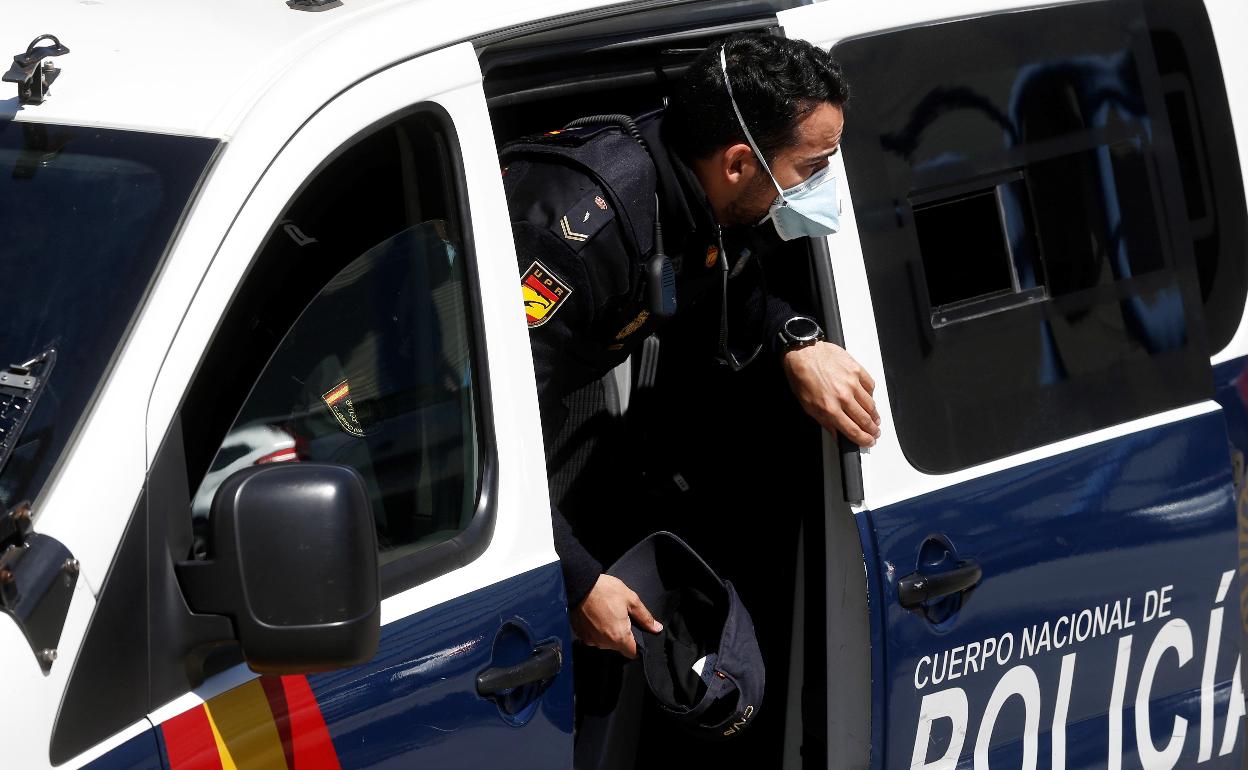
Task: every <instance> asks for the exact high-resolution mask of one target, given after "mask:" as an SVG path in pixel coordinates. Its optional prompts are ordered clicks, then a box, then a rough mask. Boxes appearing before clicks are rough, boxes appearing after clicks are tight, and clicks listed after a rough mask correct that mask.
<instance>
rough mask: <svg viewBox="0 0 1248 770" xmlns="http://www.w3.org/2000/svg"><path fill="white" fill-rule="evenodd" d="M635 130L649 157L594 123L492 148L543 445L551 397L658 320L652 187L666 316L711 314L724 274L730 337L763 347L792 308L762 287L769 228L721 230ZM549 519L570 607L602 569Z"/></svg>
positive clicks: (558, 407) (678, 170) (667, 157)
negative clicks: (651, 268) (670, 278)
mask: <svg viewBox="0 0 1248 770" xmlns="http://www.w3.org/2000/svg"><path fill="white" fill-rule="evenodd" d="M637 125H638V126H639V128H640V133H641V135H642V136H643V137H644V138H645V143H646V147H648V148H649V149H648V151H647V148H646V147H643V146H642V144H641V143H639V142H638V141H637V140H636V139H635V138H634V137H632V136H630V135H629V133H628V132H627V131H625V130H623V129H622V128H621V127H620V126H618V125H614V124H598V125H593V126H589V127H584V128H574V129H568V130H565V131H552V132H550V133H548V134H545V135H543V136H540V137H529V138H526V139H524V140H520V141H519V142H517V143H512V144H509V145H508V146H506V147H504V148H503V150H502V152H501V154H500V157H501V160H502V162H503V166H504V167H503V175H504V178H503V182H504V188H505V190H506V193H507V202H508V206H509V208H510V211H511V219H512V231H513V235H514V237H515V243H516V252H517V256H518V258H519V263H518V264H519V269H520V276H521V289H522V291H523V293H524V300H525V308H526V312H527V313H528V322H529V327H530V335H529V336H530V341H531V343H532V347H533V366H534V370H535V373H536V375H537V387H538V397H539V400H540V403H541V411H542V423H543V430H544V433H545V435H546V438H547V441H550V440H551V439H552V438H553V437H554V436H555V435H557V434H558V432H559V428H560V427H561V426H562V424H563V422H564V420H565V419H566V415H567V410H566V408H565V407H564V404H563V400H564V398H565V397H567V396H568V395H569V394H571V393H573V392H575V391H577V390H578V389H580V388H581V387H583V386H585V385H587V384H589V383H591V382H593V381H594V380H596V379H598V378H600V377H602V376H603V375H604V374H606V373H607V372H608V371H610V370H611V369H612V368H614V367H615V366H617V365H618V364H620V363H622V362H623V361H624V360H625V359H626V358H627V357H628V356H629V355H630V354H631V353H633V352H634V351H636V350H637V349H638V348H639V347H640V346H641V344H642V342H643V341H644V340H645V339H646V337H648V336H649V335H650V334H651V333H652V332H654V331H655V330H656V329H657V328H658V327H659V326H660V325H661V324H662V322H663V320H664V319H662V318H661V317H659V316H658V315H657V314H656V313H655V312H653V309H652V306H651V304H650V303H648V302H647V299H646V296H647V295H646V289H647V279H646V278H645V277H644V272H643V265H644V263H645V261H646V258H647V257H649V256H650V255H651V254H652V253H653V251H654V246H655V230H654V220H655V211H656V203H655V201H656V193H657V196H658V198H657V199H658V201H659V209H658V210H659V211H660V213H661V216H660V220H661V223H662V239H663V244H664V247H665V251H666V253H667V254H668V255H670V257H671V258H672V262H673V264H674V266H675V272H676V284H675V294H676V306H677V308H678V309H679V312H681V313H682V314H684V313H687V312H689V311H690V309H691V308H692V307H693V306H695V305H698V304H702V305H706V304H707V303H710V304H713V308H711V310H712V313H713V314H714V315H715V316H716V317H718V314H719V313H720V312H721V295H722V292H723V287H724V286H725V280H727V286H728V287H729V288H728V304H727V308H726V310H727V311H728V313H729V315H730V316H731V319H732V321H731V322H730V323H728V324H727V325H726V328H730V329H733V332H732V335H731V337H736V336H737V335H738V330H740V331H741V332H742V336H743V337H748V338H750V339H748V340H745V342H746V347H750V346H751V344H750V343H751V342H752V343H753V345H757V344H759V343H762V344H764V347H765V348H766V349H771V350H774V349H776V348H777V347H778V331H779V329H780V326H781V324H783V322H784V321H785V320H787V319H788V318H791V317H793V316H794V315H799V313H798V312H796V311H795V310H794V309H793V307H792V306H791V305H790V303H789V302H787V301H785V300H783V299H780V298H779V297H776V296H773V295H772V294H770V293H768V292H767V290H766V284H765V282H764V280H763V274H762V266H761V262H762V260H761V255H762V253H763V252H766V251H769V250H771V248H773V247H774V246H776V245H778V244H779V240H778V238H776V237H775V234H774V231H773V230H772V228H771V227H770V226H766V227H757V228H738V230H737V231H733V230H722V231H721V228H720V227H719V225H718V224H717V223H716V221H715V217H714V215H713V213H712V211H711V208H710V205H709V203H708V201H707V200H706V195H705V193H704V192H703V191H702V187H701V185H700V184H699V182H698V180H697V177H696V176H695V175H694V173H693V172H692V170H691V169H690V168H689V167H688V166H686V165H685V163H684V162H683V161H682V160H681V159H680V158H679V157H677V155H676V154H675V152H673V151H671V150H670V149H669V145H668V143H667V142H666V141H665V140H664V129H663V120H662V117H661V115H657V114H656V115H650V116H647V117H643V118H642V119H640V120H639V121H638V124H637ZM729 276H731V277H730V278H729ZM722 328H724V327H721V330H722ZM733 342H734V340H733V339H732V338H730V339H729V343H733ZM552 514H553V518H554V536H555V550H556V551H557V552H558V554H559V558H560V560H561V562H562V567H563V573H564V582H565V585H566V589H567V594H568V603H569V606H576V605H577V604H579V603H580V601H581V600H582V599H584V598H585V596H586V595H587V594H588V593H589V590H590V589H591V588H592V587H593V585H594V583H595V581H596V580H597V579H598V576H599V575H600V574H601V572H602V565H601V564H600V563H599V561H598V560H597V559H595V558H594V557H593V556H592V555H590V554H589V552H588V551H587V550H586V549H585V548H584V547H583V546H582V545H581V543H580V542H579V541H578V539H577V538H576V536H575V535H574V534H573V532H572V528H571V527H570V525H569V524H568V522H567V520H566V519H565V518H564V516H563V515H562V514H561V513H560V512H559V511H558V510H557V509H556V510H552Z"/></svg>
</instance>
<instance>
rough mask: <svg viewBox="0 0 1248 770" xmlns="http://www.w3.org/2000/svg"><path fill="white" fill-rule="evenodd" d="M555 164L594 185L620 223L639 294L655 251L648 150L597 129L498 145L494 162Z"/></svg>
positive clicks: (608, 129)
mask: <svg viewBox="0 0 1248 770" xmlns="http://www.w3.org/2000/svg"><path fill="white" fill-rule="evenodd" d="M517 160H528V161H531V162H544V163H551V162H553V163H560V164H563V165H567V166H570V167H572V168H574V169H576V170H577V171H579V172H581V173H584V174H585V175H586V176H588V177H589V178H591V179H593V180H594V181H595V182H596V183H597V185H598V186H599V187H600V188H601V189H602V191H603V192H604V193H605V194H606V196H607V197H608V199H609V200H610V202H611V206H612V208H613V209H614V210H615V212H616V215H617V216H618V217H619V218H620V221H621V223H622V224H623V227H622V228H621V230H622V232H623V234H624V237H625V239H626V240H627V244H626V245H627V247H628V252H629V255H630V256H631V257H632V260H633V265H634V270H633V278H632V280H631V288H632V289H633V290H639V288H640V285H641V282H642V279H643V276H642V271H643V270H644V266H645V263H646V259H647V258H648V257H649V256H650V255H651V254H652V253H653V251H654V227H655V218H656V200H655V190H656V189H657V187H658V174H657V172H656V170H655V166H654V161H653V160H651V158H650V155H649V153H648V152H647V150H646V149H645V148H644V147H643V146H642V145H641V144H640V143H639V142H638V141H637V140H636V139H634V138H633V137H632V136H630V135H629V134H628V133H627V132H626V131H625V130H624V129H623V128H622V127H621V126H619V125H615V124H610V123H606V124H604V123H598V124H594V125H589V126H577V127H573V128H566V129H561V130H558V131H548V132H546V133H545V134H539V135H534V136H527V137H524V138H522V139H518V140H516V141H513V142H509V143H507V144H505V145H503V147H502V149H501V150H500V151H499V162H500V164H501V165H503V166H504V167H505V166H507V165H508V164H510V163H513V162H515V161H517Z"/></svg>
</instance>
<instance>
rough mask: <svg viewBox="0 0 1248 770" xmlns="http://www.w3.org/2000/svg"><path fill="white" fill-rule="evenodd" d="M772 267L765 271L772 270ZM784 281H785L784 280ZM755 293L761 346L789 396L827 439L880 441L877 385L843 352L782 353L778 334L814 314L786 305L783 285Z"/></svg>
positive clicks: (817, 348)
mask: <svg viewBox="0 0 1248 770" xmlns="http://www.w3.org/2000/svg"><path fill="white" fill-rule="evenodd" d="M773 266H774V262H773V263H772V264H769V265H768V267H773ZM786 277H788V276H786ZM778 283H779V286H780V287H781V288H780V290H779V291H777V290H775V288H774V287H775V286H776V283H771V284H767V289H768V290H766V291H764V290H763V287H761V286H760V287H758V292H759V296H758V297H757V298H756V299H755V300H754V301H755V302H758V304H759V305H760V306H761V310H762V313H763V329H764V340H763V344H764V346H765V347H766V348H767V349H768V350H770V351H772V352H773V353H775V354H776V355H778V356H779V357H780V360H781V366H782V367H783V368H784V374H785V376H786V377H787V378H788V381H789V387H790V388H792V390H793V395H794V396H796V397H797V401H798V403H799V404H801V405H802V409H804V410H805V411H806V414H808V415H810V416H811V417H812V418H814V420H815V421H816V422H818V423H819V424H820V425H822V426H823V427H824V429H825V430H827V431H828V432H830V433H837V432H840V433H843V434H845V436H846V437H847V438H848V439H849V440H850V441H853V442H854V443H855V444H858V445H859V446H863V447H869V446H872V445H873V444H875V440H876V439H877V438H878V437H879V435H880V413H879V412H878V411H877V410H876V407H875V398H874V393H875V380H874V379H873V378H872V377H871V375H870V374H869V373H868V372H867V370H866V369H864V368H863V367H862V366H861V365H860V364H859V363H858V362H857V361H856V360H854V357H853V356H851V355H850V354H849V353H848V352H846V351H845V349H844V348H842V347H840V346H839V345H835V344H833V343H831V342H823V341H820V342H816V343H815V344H814V345H808V346H806V347H803V348H798V349H797V350H788V351H786V350H785V349H784V345H783V343H782V341H781V337H780V330H781V328H782V327H783V326H784V323H785V321H788V320H789V319H790V318H793V317H794V316H799V315H802V316H810V317H813V313H810V312H808V311H802V310H798V309H795V307H794V305H793V303H791V302H789V301H788V300H787V299H785V297H784V296H782V294H785V293H787V292H785V291H784V290H783V287H784V286H785V283H784V281H780V282H778Z"/></svg>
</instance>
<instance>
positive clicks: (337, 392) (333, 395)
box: [325, 382, 351, 404]
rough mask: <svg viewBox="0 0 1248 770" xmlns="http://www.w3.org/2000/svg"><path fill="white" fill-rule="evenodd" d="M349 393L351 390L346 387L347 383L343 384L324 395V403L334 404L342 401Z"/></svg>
mask: <svg viewBox="0 0 1248 770" xmlns="http://www.w3.org/2000/svg"><path fill="white" fill-rule="evenodd" d="M350 391H351V388H350V387H349V386H348V385H347V383H345V382H344V383H342V384H341V385H339V386H338V387H336V388H334V389H333V390H331V391H330V392H328V393H326V394H325V403H327V404H336V403H338V402H339V401H341V400H342V399H344V398H346V396H347V393H349V392H350Z"/></svg>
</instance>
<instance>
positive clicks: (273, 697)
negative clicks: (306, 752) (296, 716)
mask: <svg viewBox="0 0 1248 770" xmlns="http://www.w3.org/2000/svg"><path fill="white" fill-rule="evenodd" d="M260 686H261V687H263V688H264V697H265V698H267V699H268V701H269V710H270V711H272V712H273V724H274V725H276V726H277V735H278V737H279V738H281V741H282V754H284V755H285V756H286V767H288V768H293V767H294V766H295V741H294V738H293V736H292V735H291V728H290V710H289V708H287V705H286V689H285V688H284V687H282V680H281V679H279V678H277V677H275V676H262V677H260Z"/></svg>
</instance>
